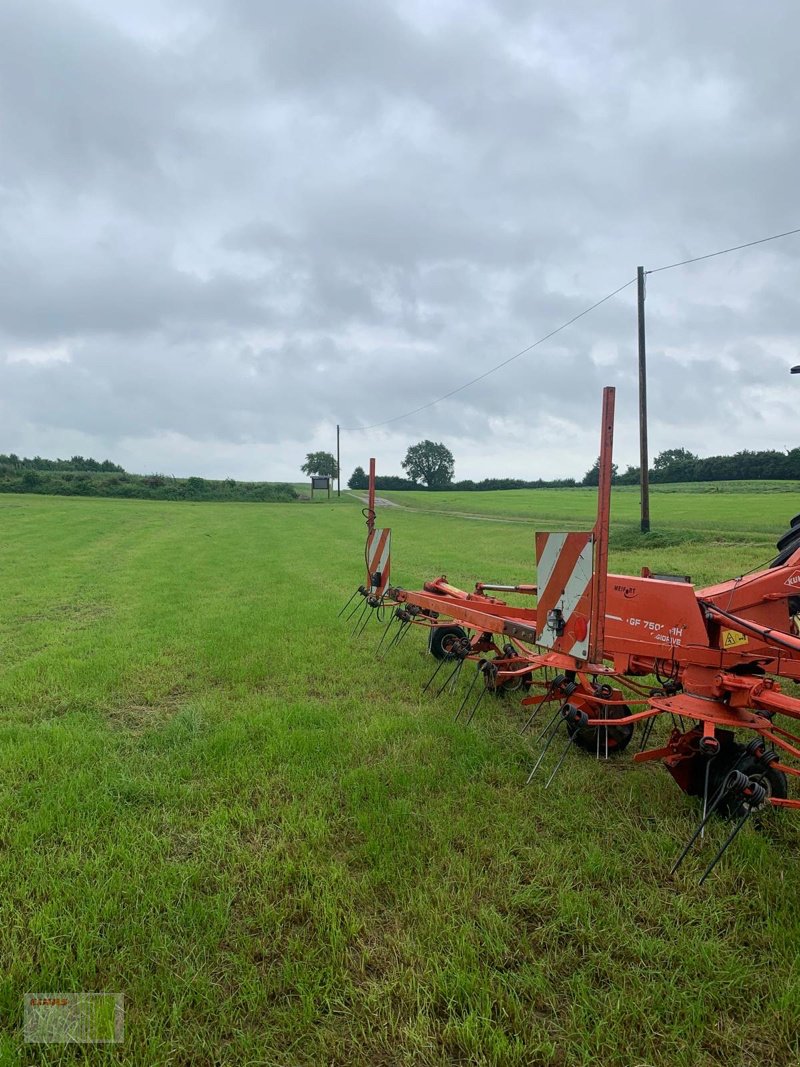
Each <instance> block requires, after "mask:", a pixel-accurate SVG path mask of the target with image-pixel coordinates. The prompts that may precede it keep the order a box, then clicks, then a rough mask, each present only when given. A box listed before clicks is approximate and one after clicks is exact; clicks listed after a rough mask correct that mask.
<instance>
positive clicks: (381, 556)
mask: <svg viewBox="0 0 800 1067" xmlns="http://www.w3.org/2000/svg"><path fill="white" fill-rule="evenodd" d="M391 570H392V531H391V530H390V529H389V528H388V527H386V528H385V529H383V530H373V531H372V532H371V533H369V534H367V585H368V586H369V587H370V591H371V592H372V593H374V594H375V596H382V595H383V591H384V589H385V588H386V586H387V585H388V584H389V575H390V573H391Z"/></svg>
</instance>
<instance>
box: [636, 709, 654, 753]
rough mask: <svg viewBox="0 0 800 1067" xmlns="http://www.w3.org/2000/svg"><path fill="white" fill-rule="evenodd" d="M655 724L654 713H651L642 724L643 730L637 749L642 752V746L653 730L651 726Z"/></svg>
mask: <svg viewBox="0 0 800 1067" xmlns="http://www.w3.org/2000/svg"><path fill="white" fill-rule="evenodd" d="M655 724H656V717H655V715H651V717H650V718H649V719H648V720H647V722H646V723H645V724H644V730H642V741H641V744H640V745H639V751H640V752H644V747H645V745H646V744H647V742H648V741H649V740H650V734H651V733H652V732H653V727H654V726H655Z"/></svg>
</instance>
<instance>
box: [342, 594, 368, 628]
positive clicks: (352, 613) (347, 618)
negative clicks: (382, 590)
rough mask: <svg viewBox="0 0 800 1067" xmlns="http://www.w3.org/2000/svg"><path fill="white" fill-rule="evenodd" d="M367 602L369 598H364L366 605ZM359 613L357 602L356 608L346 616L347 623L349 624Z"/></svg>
mask: <svg viewBox="0 0 800 1067" xmlns="http://www.w3.org/2000/svg"><path fill="white" fill-rule="evenodd" d="M366 602H367V598H366V597H364V604H366ZM362 607H363V604H362ZM357 611H358V601H356V606H355V607H354V608H353V609H352V611H351V612H350V614H349V615H346V616H345V620H344V621H345V622H349V621H350V620H351V619H352V617H353V616H354V615H355V613H356V612H357Z"/></svg>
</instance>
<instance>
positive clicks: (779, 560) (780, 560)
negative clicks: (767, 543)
mask: <svg viewBox="0 0 800 1067" xmlns="http://www.w3.org/2000/svg"><path fill="white" fill-rule="evenodd" d="M798 548H800V536H799V537H798V538H797V540H796V541H792V543H791V544H790V545H787V547H786V548H784V549H783V551H782V552H779V553H778V555H777V556H776V557H775V559H774V560H773V561H772V563H770V565H769V566H770V569H772V568H773V567H782V566H783V565H784V563H785V562H786V560H787V559H789V557H790V556H793V555H794V554H795V552H796V551H797V550H798Z"/></svg>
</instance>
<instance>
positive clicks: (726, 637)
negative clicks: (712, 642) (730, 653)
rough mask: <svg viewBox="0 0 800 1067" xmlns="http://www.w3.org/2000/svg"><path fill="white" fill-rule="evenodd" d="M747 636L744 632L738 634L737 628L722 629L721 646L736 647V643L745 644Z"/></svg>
mask: <svg viewBox="0 0 800 1067" xmlns="http://www.w3.org/2000/svg"><path fill="white" fill-rule="evenodd" d="M747 641H748V638H746V637H745V636H744V634H740V633H739V631H738V630H723V631H722V647H723V648H736V646H737V645H746V644H747Z"/></svg>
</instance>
